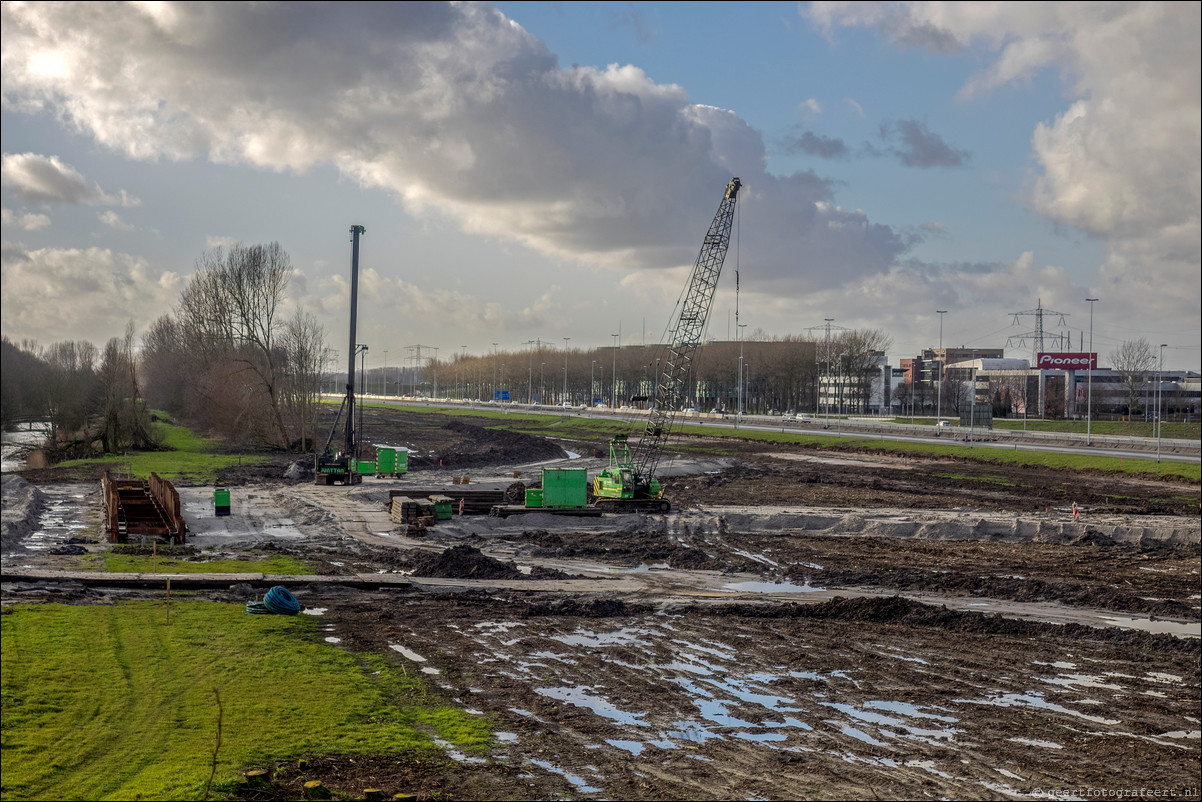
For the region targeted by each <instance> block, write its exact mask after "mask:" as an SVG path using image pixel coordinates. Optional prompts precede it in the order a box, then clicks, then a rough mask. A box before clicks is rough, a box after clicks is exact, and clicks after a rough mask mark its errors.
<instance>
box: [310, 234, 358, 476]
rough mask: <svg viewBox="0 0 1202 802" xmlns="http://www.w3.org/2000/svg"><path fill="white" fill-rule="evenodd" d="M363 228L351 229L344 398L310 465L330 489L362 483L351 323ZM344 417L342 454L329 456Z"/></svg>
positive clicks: (353, 340) (353, 313)
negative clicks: (349, 318) (319, 449)
mask: <svg viewBox="0 0 1202 802" xmlns="http://www.w3.org/2000/svg"><path fill="white" fill-rule="evenodd" d="M366 233H367V229H366V228H364V227H363V226H351V242H352V245H351V343H350V347H349V349H348V352H349V356H348V358H347V367H346V394H345V395H344V396H343V397H342V405H341V406H340V407H339V408H338V416H337V417H336V418H334V425H333V426H332V427H330V436H329V437H327V438H326V445H325V448H324V449H323V450H322V452H321V453H320V454H318V455H317V459H316V461H315V464H314V483H315V484H319V485H332V484H336V483H339V482H341V483H342V484H345V485H356V484H359V483H360V482H362V481H363V477H362V476H360V475H359V472H358V456H359V453H358V452H359V441H358V439H357V437H356V432H355V357H356V356H357V355H358V353H359V350H360V347H362V348H364V349H365V348H366V346H357V345H356V344H355V322H356V317H357V315H358V309H357V308H356V307H357V306H358V301H359V237H360V235H362V234H366ZM343 413H346V431H345V438H344V440H343V445H342V450H341V451H339V452H338V453H336V454H335V453H333V452H332V451H331V450H330V444H331V443H332V442H333V441H334V433H335V432H336V431H338V422H339V420H341V419H342V415H343Z"/></svg>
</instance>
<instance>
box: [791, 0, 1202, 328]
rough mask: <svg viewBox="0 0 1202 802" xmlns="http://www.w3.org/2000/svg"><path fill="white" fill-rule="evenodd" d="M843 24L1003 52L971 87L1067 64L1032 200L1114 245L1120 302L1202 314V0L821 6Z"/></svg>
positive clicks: (1106, 270) (925, 43)
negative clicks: (1061, 102) (1062, 104)
mask: <svg viewBox="0 0 1202 802" xmlns="http://www.w3.org/2000/svg"><path fill="white" fill-rule="evenodd" d="M804 13H805V15H806V16H807V17H808V18H809V19H810V21H811V22H813V23H814V24H815V25H816V26H818V27H819V28H821V29H823V30H824V31H826V32H827V33H828V34H830V33H832V32H833V31H834V30H835V29H836V28H837V27H839V26H864V27H872V28H875V29H876V30H878V31H880V32H881V33H882V34H883V35H884V36H886V37H887V38H889V39H891V40H892V41H894V42H895V43H897V44H899V45H904V46H920V47H925V48H928V49H933V50H936V51H938V52H944V53H947V52H955V51H957V50H963V49H966V48H969V47H981V48H983V49H985V50H987V51H992V52H994V53H996V58H995V59H994V60H993V61H992V62H991V63H989V64H988V65H987V66H986V67H985V68H984V69H982V70H981V71H980V72H978V73H977V74H976V75H974V76H972V77H971V78H970V79H969V80H968V81H967V82H966V83H965V85H964V86H963V87H962V89H961V91H960V96H961V97H962V98H963V99H965V100H967V101H970V102H971V101H972V100H974V99H977V98H980V97H981V96H983V95H985V94H987V93H989V92H990V91H993V90H995V89H997V88H998V87H1001V86H1003V85H1006V84H1010V83H1015V82H1025V81H1029V80H1031V79H1032V78H1033V77H1034V76H1035V75H1036V74H1038V73H1039V72H1040V71H1041V70H1046V69H1055V70H1057V71H1058V72H1059V73H1060V75H1061V77H1062V80H1063V82H1064V85H1065V89H1066V93H1067V94H1068V95H1069V98H1070V102H1069V103H1068V104H1067V107H1066V108H1065V109H1064V111H1062V112H1061V113H1059V114H1057V115H1056V116H1055V118H1054V119H1052V120H1048V121H1045V122H1042V123H1040V124H1039V125H1038V126H1036V128H1035V130H1034V131H1033V133H1032V137H1031V144H1032V151H1033V156H1034V159H1035V169H1033V170H1032V173H1031V177H1030V181H1029V182H1028V188H1027V202H1028V204H1029V205H1030V206H1031V208H1033V209H1034V210H1036V211H1037V212H1039V213H1040V214H1042V215H1044V216H1046V217H1047V218H1048V219H1049V220H1051V221H1053V222H1054V223H1056V224H1057V225H1063V226H1070V227H1073V228H1075V229H1078V230H1080V231H1083V232H1085V233H1087V234H1089V235H1090V236H1093V237H1097V238H1099V239H1101V240H1103V241H1104V242H1105V243H1106V245H1107V259H1106V264H1105V265H1104V267H1103V269H1102V271H1101V273H1100V282H1101V284H1102V286H1099V287H1093V288H1090V289H1091V291H1096V292H1099V293H1102V294H1104V295H1110V296H1111V298H1112V299H1113V300H1114V301H1117V302H1119V303H1122V304H1129V303H1132V302H1135V301H1137V300H1138V301H1142V302H1146V303H1147V304H1149V305H1150V306H1148V307H1145V308H1147V309H1164V310H1165V312H1166V313H1167V311H1168V310H1167V309H1165V304H1169V305H1173V304H1174V302H1173V301H1170V300H1169V299H1168V298H1166V297H1165V296H1164V294H1163V292H1162V293H1161V294H1159V295H1158V294H1157V292H1156V291H1155V289H1154V288H1153V287H1152V285H1153V284H1155V285H1157V286H1159V287H1161V288H1164V287H1174V288H1176V289H1175V291H1174V292H1173V293H1172V295H1173V296H1174V298H1175V299H1180V301H1182V303H1180V304H1177V306H1178V307H1179V308H1186V307H1191V306H1192V311H1191V312H1189V313H1188V314H1187V316H1186V318H1185V319H1187V320H1191V319H1192V320H1194V321H1196V320H1197V316H1198V306H1199V298H1200V293H1199V282H1198V265H1199V262H1200V261H1202V70H1200V69H1199V64H1200V63H1202V40H1200V39H1199V36H1198V31H1199V29H1200V28H1202V5H1199V4H1198V3H1160V2H1148V3H889V4H868V3H814V4H812V5H811V6H809V7H808V9H807V10H806V11H805V12H804Z"/></svg>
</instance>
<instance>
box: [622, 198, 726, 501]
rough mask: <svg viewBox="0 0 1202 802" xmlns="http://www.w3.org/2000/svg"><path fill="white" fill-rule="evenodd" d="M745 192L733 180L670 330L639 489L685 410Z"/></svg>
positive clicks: (642, 444) (638, 466)
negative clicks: (737, 206) (678, 415)
mask: <svg viewBox="0 0 1202 802" xmlns="http://www.w3.org/2000/svg"><path fill="white" fill-rule="evenodd" d="M740 186H741V184H740V182H739V179H738V178H732V179H731V180H730V183H728V184H727V185H726V192H725V193H724V194H723V196H722V203H721V204H719V206H718V212H717V214H715V215H714V220H713V222H711V223H710V227H709V231H707V232H706V234H705V240H704V242H703V243H702V245H701V252H700V253H698V254H697V262H696V263H695V264H694V265H693V272H692V274H691V276H690V278H689V286H688V289H687V290H686V291H685V297H684V300H683V301H682V302H681V305H680V317H679V318H677V319H676V320H674V321H673V325H672V327H671V329H670V333H671V337H672V342H671V345H670V346H669V348H668V357H667V360H666V364H665V365H664V367H663V368H662V370H661V371H660V374H659V376H658V377H656V389H655V406H654V407H653V408H652V409H651V411H650V413H649V414H648V415H647V428H646V429H645V430H644V431H643V436H642V437H641V438H640V439H639V444H638V446H637V448H636V449H635V454H634V463H633V467H634V473H635V481H636V483H637V484H639V485H646V484H647V483H648V482H650V481H651V478H652V477H653V476H654V475H655V471H656V468H657V467H658V466H659V458H660V455H661V454H662V453H663V449H664V442H665V441H666V440H667V438H668V435H669V434H671V430H672V423H673V421H674V420H675V418H676V413H677V412H679V411H680V409H681V407H682V406H683V405H684V398H685V391H686V389H687V383H688V379H689V373H690V371H691V370H692V367H693V356H694V355H695V354H696V352H697V345H698V344H699V343H700V342H701V335H702V333H703V332H704V331H705V322H706V320H707V319H708V318H709V313H710V307H711V306H712V305H713V302H714V291H715V290H716V289H717V287H718V275H719V274H720V273H721V272H722V263H723V262H724V261H725V260H726V252H727V250H728V249H729V248H730V230H731V227H732V226H733V225H734V218H735V199H736V198H737V196H738V194H739V187H740Z"/></svg>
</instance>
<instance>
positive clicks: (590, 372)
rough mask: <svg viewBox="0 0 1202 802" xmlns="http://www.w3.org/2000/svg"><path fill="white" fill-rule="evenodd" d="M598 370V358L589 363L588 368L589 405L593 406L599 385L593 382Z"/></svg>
mask: <svg viewBox="0 0 1202 802" xmlns="http://www.w3.org/2000/svg"><path fill="white" fill-rule="evenodd" d="M596 372H597V360H595V359H594V360H593V364H591V365H589V369H588V405H589V406H590V407H591V406H592V405H593V401H594V400H595V399H596V398H597V385H595V384H593V375H594V374H595V373H596Z"/></svg>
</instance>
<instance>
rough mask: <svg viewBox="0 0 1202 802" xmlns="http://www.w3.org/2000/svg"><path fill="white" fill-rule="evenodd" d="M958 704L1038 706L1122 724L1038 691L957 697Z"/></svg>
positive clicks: (1066, 713) (1088, 719)
mask: <svg viewBox="0 0 1202 802" xmlns="http://www.w3.org/2000/svg"><path fill="white" fill-rule="evenodd" d="M954 701H955V702H956V703H957V704H969V705H992V706H993V707H1036V708H1039V709H1041V710H1048V711H1050V712H1053V713H1063V714H1065V715H1068V716H1073V717H1074V718H1080V719H1084V720H1085V721H1092V722H1093V723H1094V724H1107V725H1113V724H1120V723H1121V722H1120V721H1119V720H1118V719H1110V718H1102V717H1100V716H1090V715H1087V714H1085V713H1082V712H1081V711H1079V710H1072V709H1071V708H1067V707H1063V706H1061V705H1058V704H1053V703H1052V702H1049V701H1047V700H1046V699H1044V698H1043V695H1042V694H1040V693H1039V692H1038V691H1036V692H1032V693H1027V694H1020V693H1004V694H998V695H996V696H993V697H992V698H989V699H956V700H954Z"/></svg>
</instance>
